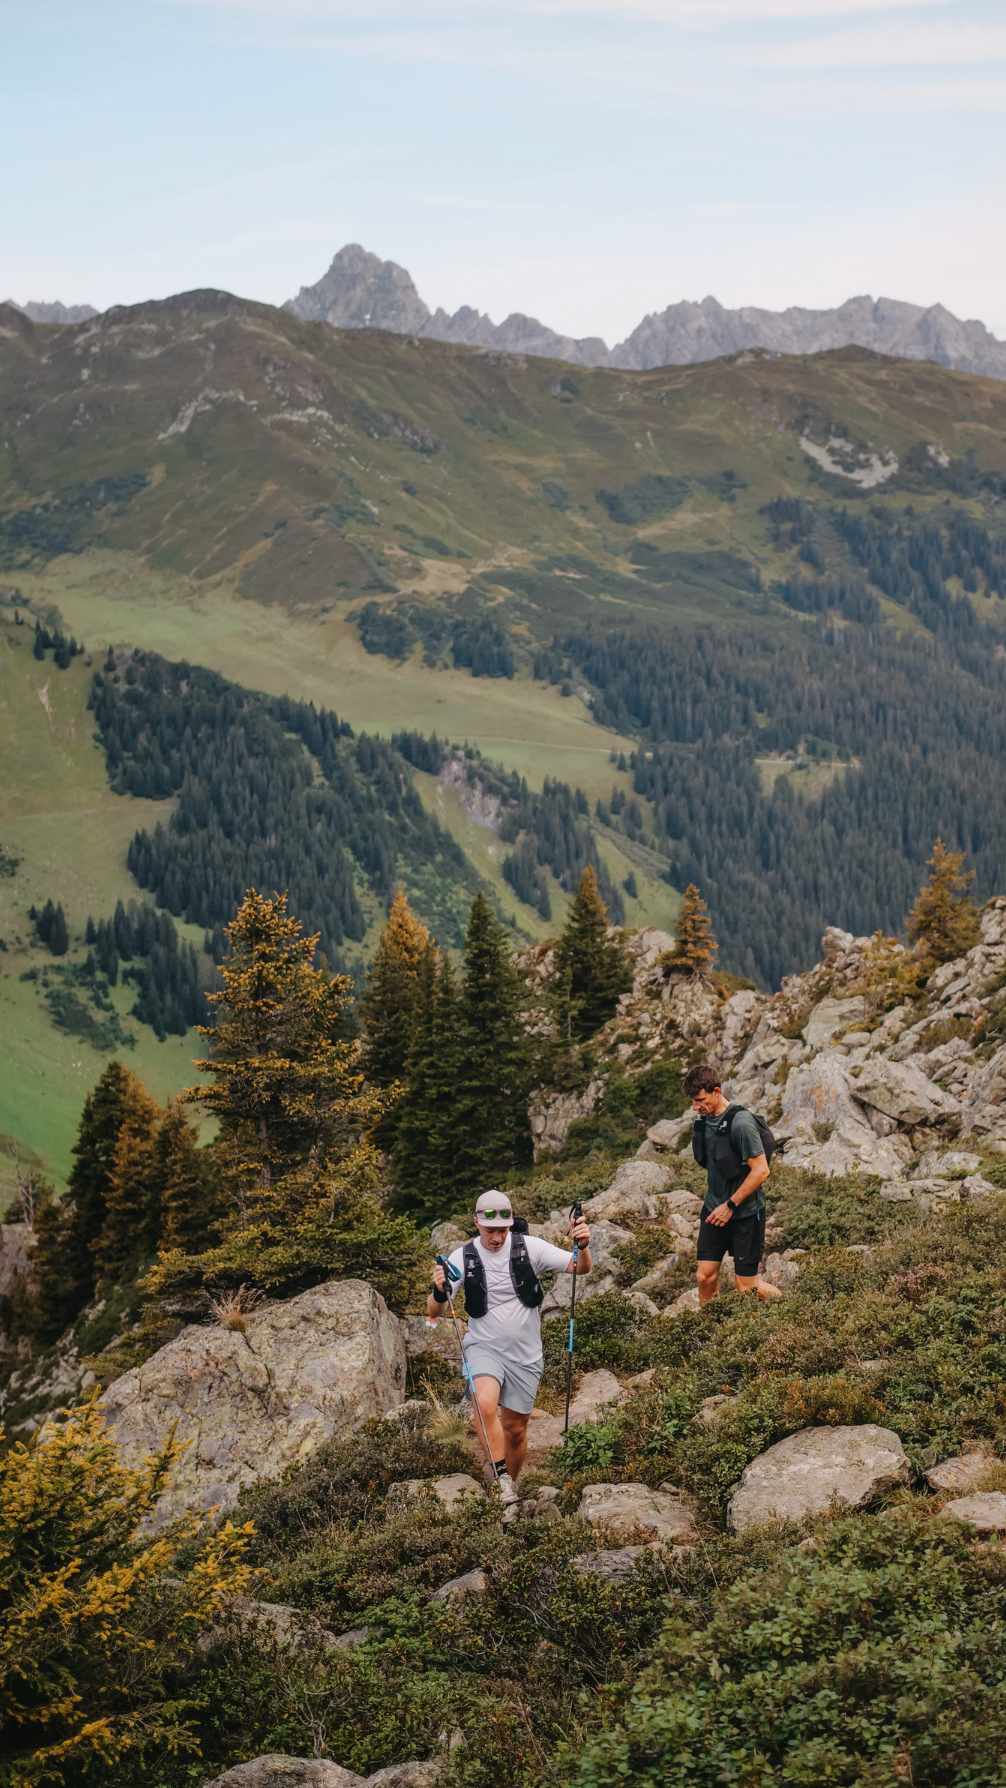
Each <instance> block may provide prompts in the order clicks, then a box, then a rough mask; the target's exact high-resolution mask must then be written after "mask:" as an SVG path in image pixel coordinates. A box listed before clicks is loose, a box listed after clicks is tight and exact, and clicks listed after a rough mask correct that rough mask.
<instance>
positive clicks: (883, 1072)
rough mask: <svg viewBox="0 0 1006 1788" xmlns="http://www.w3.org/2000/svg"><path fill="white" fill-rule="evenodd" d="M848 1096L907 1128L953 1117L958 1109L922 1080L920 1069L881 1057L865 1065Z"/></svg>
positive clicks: (938, 1089)
mask: <svg viewBox="0 0 1006 1788" xmlns="http://www.w3.org/2000/svg"><path fill="white" fill-rule="evenodd" d="M852 1096H853V1098H854V1099H855V1100H856V1101H857V1103H858V1104H860V1105H870V1106H872V1107H873V1108H874V1110H875V1111H882V1112H883V1114H884V1116H885V1117H889V1118H893V1119H894V1122H895V1123H896V1124H905V1125H907V1126H908V1128H910V1129H914V1128H915V1126H916V1125H918V1124H938V1123H940V1122H941V1121H942V1120H944V1119H945V1118H948V1117H957V1116H959V1114H960V1109H961V1108H960V1104H959V1103H958V1101H957V1100H956V1099H955V1098H953V1097H952V1095H951V1094H950V1093H945V1092H944V1091H943V1088H942V1087H939V1086H936V1084H935V1083H934V1082H933V1081H931V1080H927V1079H926V1077H925V1075H924V1074H923V1072H922V1070H921V1068H917V1067H915V1065H914V1064H913V1063H912V1062H892V1061H889V1060H887V1059H886V1058H885V1057H884V1056H875V1057H874V1058H873V1060H872V1061H869V1062H867V1064H866V1066H865V1068H864V1069H863V1072H862V1074H861V1075H860V1076H859V1079H858V1080H855V1081H853V1083H852Z"/></svg>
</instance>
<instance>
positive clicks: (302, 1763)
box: [206, 1753, 366, 1788]
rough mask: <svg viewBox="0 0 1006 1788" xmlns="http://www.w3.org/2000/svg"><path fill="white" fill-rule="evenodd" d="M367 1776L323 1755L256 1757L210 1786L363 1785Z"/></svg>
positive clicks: (352, 1787)
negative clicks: (329, 1760) (358, 1773)
mask: <svg viewBox="0 0 1006 1788" xmlns="http://www.w3.org/2000/svg"><path fill="white" fill-rule="evenodd" d="M365 1780H366V1777H364V1776H358V1775H354V1773H353V1771H352V1770H351V1769H342V1768H341V1767H340V1765H339V1764H338V1763H329V1762H327V1761H326V1760H325V1758H323V1757H282V1756H279V1755H276V1754H275V1753H273V1754H271V1755H270V1756H268V1757H253V1758H252V1760H251V1762H250V1763H238V1764H237V1765H236V1766H235V1768H234V1769H228V1770H225V1772H224V1774H223V1775H222V1776H214V1778H213V1780H212V1781H211V1782H207V1783H206V1788H361V1785H362V1783H363V1782H364V1781H365Z"/></svg>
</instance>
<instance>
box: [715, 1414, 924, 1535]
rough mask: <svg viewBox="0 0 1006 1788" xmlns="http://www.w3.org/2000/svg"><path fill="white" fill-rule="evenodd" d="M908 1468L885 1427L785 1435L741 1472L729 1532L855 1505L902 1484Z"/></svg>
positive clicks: (908, 1474)
mask: <svg viewBox="0 0 1006 1788" xmlns="http://www.w3.org/2000/svg"><path fill="white" fill-rule="evenodd" d="M911 1475H912V1468H911V1466H910V1464H909V1462H908V1460H907V1458H906V1457H905V1449H904V1447H903V1446H902V1444H901V1441H900V1440H899V1439H898V1436H897V1435H896V1434H895V1433H893V1432H892V1430H891V1429H890V1428H878V1427H877V1426H876V1424H875V1423H873V1422H865V1423H863V1425H862V1426H861V1427H855V1428H852V1427H849V1428H801V1430H800V1432H799V1433H798V1434H787V1436H786V1438H785V1440H779V1441H776V1444H775V1446H772V1447H769V1448H768V1450H767V1451H766V1452H764V1453H761V1454H759V1456H758V1458H757V1459H752V1461H751V1463H750V1465H747V1466H745V1468H744V1471H743V1472H742V1474H741V1479H740V1483H739V1484H738V1485H737V1488H736V1490H735V1491H734V1494H733V1496H732V1498H731V1501H730V1506H729V1509H728V1512H727V1520H728V1523H729V1525H730V1527H731V1528H732V1529H733V1531H734V1533H741V1532H742V1531H743V1530H744V1529H745V1528H747V1527H759V1526H761V1524H762V1523H763V1522H765V1521H802V1520H804V1519H805V1518H806V1516H808V1515H826V1514H827V1513H828V1511H829V1510H830V1509H831V1507H832V1505H833V1504H837V1505H838V1506H839V1507H841V1508H847V1509H860V1508H863V1507H864V1506H865V1505H866V1504H867V1503H868V1502H871V1501H872V1499H873V1498H874V1497H875V1496H879V1495H880V1494H881V1492H882V1491H884V1490H893V1489H894V1487H895V1485H896V1484H906V1483H908V1481H909V1479H910V1478H911Z"/></svg>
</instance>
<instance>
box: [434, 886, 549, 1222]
mask: <svg viewBox="0 0 1006 1788" xmlns="http://www.w3.org/2000/svg"><path fill="white" fill-rule="evenodd" d="M524 1003H525V989H524V986H523V983H522V982H521V978H520V976H519V974H518V973H517V970H516V968H515V967H514V964H513V961H512V959H511V956H510V946H509V943H508V941H507V934H506V932H505V931H504V929H503V926H502V925H501V924H500V923H499V921H498V919H497V918H496V917H495V915H494V913H493V910H492V908H491V906H490V905H489V902H488V900H487V899H486V897H485V895H484V894H483V893H482V891H481V889H480V890H479V892H478V893H477V894H476V896H475V899H474V901H473V902H472V910H471V917H470V919H469V921H468V930H467V932H466V934H465V958H464V980H463V985H462V993H461V1002H460V1013H459V1016H460V1021H461V1022H460V1026H459V1038H458V1044H459V1057H460V1059H459V1065H458V1072H457V1081H456V1084H455V1088H454V1094H453V1098H452V1100H451V1109H450V1116H451V1125H452V1130H453V1146H454V1150H455V1165H454V1176H455V1181H456V1183H457V1184H458V1186H459V1187H461V1188H463V1190H464V1192H465V1193H466V1194H467V1195H471V1194H474V1193H477V1192H478V1191H479V1190H480V1188H482V1187H484V1186H487V1185H492V1184H493V1182H494V1181H495V1180H498V1179H499V1178H501V1177H502V1176H503V1175H504V1174H506V1173H507V1172H509V1170H510V1168H511V1167H517V1166H521V1165H526V1164H527V1165H529V1164H530V1162H531V1159H532V1151H531V1131H530V1126H529V1123H528V1115H527V1102H528V1094H529V1092H530V1084H531V1071H532V1068H531V1049H530V1045H529V1042H528V1037H527V1033H526V1031H525V1029H524V1026H523V1023H522V1022H521V1013H522V1009H523V1006H524Z"/></svg>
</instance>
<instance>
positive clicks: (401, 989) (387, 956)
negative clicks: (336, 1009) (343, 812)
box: [360, 888, 430, 1087]
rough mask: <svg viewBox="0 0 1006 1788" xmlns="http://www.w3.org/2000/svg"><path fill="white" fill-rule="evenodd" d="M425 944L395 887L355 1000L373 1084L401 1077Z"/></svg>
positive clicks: (425, 934) (421, 930)
mask: <svg viewBox="0 0 1006 1788" xmlns="http://www.w3.org/2000/svg"><path fill="white" fill-rule="evenodd" d="M429 948H430V934H429V932H428V930H427V929H426V926H425V925H421V924H420V922H419V920H418V919H417V918H416V917H415V916H414V914H413V913H412V912H411V911H410V909H409V903H408V901H407V900H406V898H405V895H404V894H403V893H402V890H401V889H400V888H399V889H398V890H397V891H396V893H395V897H394V899H393V900H392V902H391V910H390V912H389V913H388V923H387V925H386V926H385V927H384V930H383V931H382V933H381V936H380V938H379V940H378V944H377V949H376V951H375V952H374V963H373V967H372V968H371V970H370V974H369V975H368V977H367V990H366V992H365V993H364V995H363V997H362V999H361V1000H360V1017H361V1018H362V1019H363V1025H364V1031H365V1036H364V1042H363V1050H362V1054H363V1065H364V1069H365V1071H366V1075H367V1079H368V1080H370V1081H372V1082H373V1084H374V1085H375V1086H385V1087H386V1086H391V1085H393V1083H394V1082H395V1081H396V1080H400V1079H401V1077H402V1074H403V1071H404V1068H405V1059H406V1056H407V1055H408V1053H409V1042H410V1037H411V1031H412V1025H413V1022H414V1019H415V1015H416V1012H417V1009H418V1006H419V977H420V973H421V971H422V967H423V964H424V962H425V960H426V957H427V954H428V952H429Z"/></svg>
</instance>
